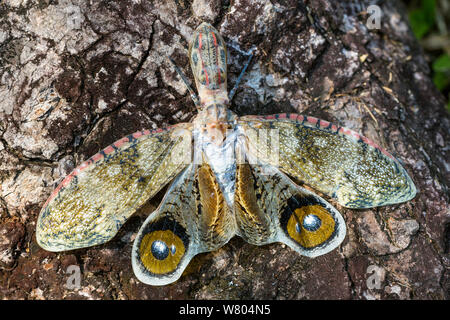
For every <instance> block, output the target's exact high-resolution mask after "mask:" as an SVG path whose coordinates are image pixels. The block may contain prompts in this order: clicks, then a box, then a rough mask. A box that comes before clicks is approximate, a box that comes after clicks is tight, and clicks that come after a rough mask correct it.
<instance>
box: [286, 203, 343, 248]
mask: <svg viewBox="0 0 450 320" xmlns="http://www.w3.org/2000/svg"><path fill="white" fill-rule="evenodd" d="M334 228H335V221H334V219H333V217H332V216H331V214H330V213H329V212H328V211H327V209H325V208H324V207H322V206H321V205H317V204H316V205H307V206H303V207H300V208H297V209H295V211H294V213H293V214H292V215H291V216H290V217H289V220H288V223H287V226H286V229H287V232H288V234H289V236H290V237H291V238H292V239H293V240H295V241H296V242H297V243H298V244H300V245H301V246H302V247H304V248H314V247H316V246H318V245H320V244H322V243H323V242H325V241H326V240H328V239H329V238H330V236H331V235H332V234H333V232H334Z"/></svg>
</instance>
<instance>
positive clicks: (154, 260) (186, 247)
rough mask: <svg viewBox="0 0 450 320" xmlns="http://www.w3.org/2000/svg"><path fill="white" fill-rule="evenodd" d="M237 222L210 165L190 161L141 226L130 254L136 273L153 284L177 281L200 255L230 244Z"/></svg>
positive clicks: (147, 282) (143, 280)
mask: <svg viewBox="0 0 450 320" xmlns="http://www.w3.org/2000/svg"><path fill="white" fill-rule="evenodd" d="M235 226H236V224H235V220H234V216H233V215H232V213H231V211H230V209H229V207H228V206H227V204H226V201H225V198H224V195H223V193H222V191H221V189H220V186H219V184H218V182H217V179H216V177H215V174H214V173H213V171H212V169H211V167H210V166H209V165H208V164H207V163H206V162H203V163H202V164H201V165H197V164H195V163H192V164H190V165H189V166H188V167H187V168H186V169H185V170H184V171H183V172H182V173H181V174H180V175H179V176H178V177H177V178H176V179H175V180H174V182H173V183H172V185H171V186H170V188H169V190H168V191H167V193H166V195H165V197H164V199H163V201H162V202H161V204H160V206H159V207H158V209H157V210H156V211H154V212H153V213H152V214H150V215H149V216H148V218H147V219H146V220H145V222H144V224H143V225H142V227H141V229H140V230H139V233H138V235H137V237H136V239H135V241H134V244H133V251H132V258H131V259H132V265H133V270H134V273H135V275H136V277H137V278H138V279H139V280H140V281H142V282H143V283H146V284H150V285H165V284H168V283H171V282H174V281H176V280H177V279H178V278H179V277H180V276H181V275H182V273H183V270H184V269H185V268H186V266H187V265H188V263H189V261H190V260H191V259H192V258H193V257H194V256H195V255H196V254H198V253H201V252H207V251H213V250H216V249H218V248H220V247H222V246H223V245H224V244H225V243H227V242H228V241H229V240H230V239H231V238H232V237H233V236H234V235H235V233H236V227H235Z"/></svg>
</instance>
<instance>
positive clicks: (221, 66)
mask: <svg viewBox="0 0 450 320" xmlns="http://www.w3.org/2000/svg"><path fill="white" fill-rule="evenodd" d="M189 59H190V63H191V68H192V73H193V74H194V78H195V84H196V86H197V90H198V91H199V94H200V92H201V91H203V90H204V89H208V90H218V89H222V90H225V91H226V90H227V87H226V86H227V49H226V45H225V41H224V40H223V38H222V36H221V35H220V34H219V32H218V31H217V30H216V29H215V28H214V27H213V26H212V25H210V24H209V23H206V22H203V23H202V24H201V25H200V26H199V27H198V28H197V29H196V30H195V32H194V35H193V37H192V40H191V42H190V44H189Z"/></svg>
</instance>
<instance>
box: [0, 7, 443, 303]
mask: <svg viewBox="0 0 450 320" xmlns="http://www.w3.org/2000/svg"><path fill="white" fill-rule="evenodd" d="M371 2H372V1H351V2H350V1H335V0H311V1H296V0H295V1H294V0H285V1H281V0H280V1H277V0H272V1H269V0H235V1H218V0H214V1H206V0H194V1H187V0H186V1H185V0H168V1H163V0H161V1H148V0H132V1H131V0H130V1H120V0H116V1H82V0H60V1H50V0H39V1H38V0H9V1H6V2H5V1H2V3H1V4H0V124H1V125H0V181H1V189H0V297H1V298H6V299H17V298H20V299H62V298H68V299H179V298H195V299H211V298H216V299H230V298H237V299H244V298H246V299H262V298H263V299H302V298H306V299H448V298H449V287H450V279H449V269H448V267H449V264H450V261H449V246H450V244H449V241H450V240H449V238H450V218H449V206H448V203H449V202H448V200H449V197H448V193H447V192H448V189H447V188H448V182H449V176H450V172H449V164H448V160H449V158H450V157H449V141H450V140H449V139H450V134H449V128H450V125H449V117H448V114H447V113H446V111H445V109H444V98H443V97H442V95H441V94H440V93H439V92H438V91H437V89H436V88H435V87H434V86H433V84H432V82H431V81H430V77H429V75H430V70H429V67H428V65H427V63H426V61H425V59H424V57H423V53H422V51H421V48H420V47H419V45H418V43H417V42H416V40H415V39H414V36H413V34H412V32H411V31H410V29H409V26H408V22H407V18H406V15H405V11H404V8H403V7H402V5H401V3H400V2H399V1H379V2H378V5H379V6H380V8H381V11H382V14H383V15H382V20H381V28H380V29H368V28H367V26H366V22H367V19H368V17H369V16H368V15H367V14H365V13H364V12H363V13H361V12H362V11H365V10H366V8H367V7H368V6H369V5H370V4H371ZM88 3H90V4H88ZM201 21H208V22H211V23H213V24H214V26H216V28H217V29H218V30H219V31H220V32H221V33H222V34H223V36H224V38H225V40H226V41H227V44H228V47H229V57H230V58H229V73H230V76H229V78H230V80H229V84H230V86H232V85H233V84H234V81H235V79H236V76H237V74H238V73H239V71H240V70H241V68H242V65H243V63H244V61H245V59H246V57H245V56H244V55H243V52H244V51H247V50H249V49H251V48H256V49H257V51H256V56H255V58H254V60H253V63H252V65H251V66H250V68H249V72H248V73H247V74H246V76H245V78H244V80H243V84H242V86H241V88H240V89H239V90H238V93H237V95H236V96H235V98H234V100H233V102H232V105H231V108H232V110H234V111H235V112H237V113H238V114H239V115H245V114H272V113H278V112H297V113H301V114H305V115H312V116H316V117H319V118H322V119H325V120H328V121H331V122H334V123H336V124H339V125H341V126H346V127H349V128H351V129H354V130H356V131H359V132H361V133H362V134H364V135H365V136H367V137H368V138H369V139H371V140H373V141H375V142H376V143H378V144H380V145H381V146H383V147H384V148H386V149H387V150H389V151H390V152H391V153H393V154H394V155H395V156H396V157H397V158H399V159H401V161H402V162H403V164H404V166H405V168H406V169H407V171H408V172H409V173H410V175H411V177H412V179H413V180H414V182H415V184H416V186H417V188H418V195H417V197H416V198H415V199H414V200H412V201H410V202H408V203H404V204H399V205H393V206H387V207H382V208H375V209H372V210H348V209H344V208H342V207H340V206H339V205H337V204H336V203H335V202H333V201H331V203H332V204H334V205H335V206H336V207H337V209H338V210H340V211H341V212H342V214H343V215H344V217H345V220H346V223H347V225H348V234H347V236H346V238H345V240H344V242H343V243H342V245H341V246H340V247H339V249H337V250H334V251H333V252H331V253H329V254H326V255H324V256H321V257H319V258H315V259H309V258H306V257H302V256H299V255H297V254H294V253H293V251H292V250H290V249H289V248H288V247H285V246H282V245H279V244H272V245H267V246H262V247H257V246H253V245H250V244H247V243H245V242H244V241H243V240H241V239H240V238H234V239H232V240H231V241H230V243H229V244H227V245H226V246H224V247H223V248H222V249H220V250H218V251H216V252H212V253H207V254H202V255H199V256H198V257H196V258H195V259H194V260H193V261H192V262H191V264H190V265H189V267H188V269H187V270H186V272H185V274H184V275H183V276H182V278H181V279H180V280H179V281H178V282H176V283H175V284H172V285H168V286H164V287H151V286H146V285H143V284H141V283H139V282H138V281H137V280H136V278H135V277H134V274H133V271H132V268H131V261H130V255H131V252H130V251H131V246H132V240H133V239H134V237H135V235H136V233H137V231H138V229H139V226H140V225H141V223H142V222H143V221H144V219H145V217H146V215H147V214H148V213H149V212H151V210H153V209H154V208H155V207H156V206H157V204H158V202H159V201H160V200H161V197H162V194H163V193H160V194H159V195H158V196H157V197H156V198H155V199H153V200H152V201H150V202H149V204H148V205H147V206H146V207H145V208H144V209H142V210H140V211H139V212H137V213H136V214H135V215H134V216H133V217H132V218H131V219H130V220H129V221H128V222H127V223H126V224H125V226H124V227H123V228H122V230H121V231H120V232H119V234H118V235H117V236H116V237H115V238H114V239H113V240H112V241H110V242H109V243H107V244H104V245H100V246H97V247H92V248H87V249H81V250H76V251H72V252H64V253H50V252H46V251H44V250H43V249H41V248H40V247H39V246H38V245H37V244H36V240H35V226H36V219H37V216H38V214H39V211H40V208H41V206H42V205H43V204H44V202H45V200H46V198H47V197H48V196H49V194H50V192H51V191H52V190H53V188H54V187H55V186H56V184H57V183H58V182H59V181H61V178H62V177H63V176H65V175H66V174H68V173H69V172H70V171H71V170H72V169H73V168H74V166H75V165H76V164H79V163H80V162H81V161H83V160H85V159H87V158H88V157H89V156H90V155H92V154H94V153H95V152H97V151H98V150H99V149H100V148H103V147H105V146H107V145H109V144H110V143H112V142H114V141H115V140H117V139H119V138H121V137H122V136H124V135H126V134H129V133H132V132H135V131H137V130H140V129H144V128H147V129H153V128H157V127H164V126H167V125H170V124H175V123H178V122H186V121H189V120H190V119H191V117H192V116H193V115H194V114H195V107H194V104H193V103H192V101H191V100H190V97H189V95H188V94H187V91H186V89H185V88H184V86H183V84H182V82H181V81H180V79H179V78H178V76H177V75H176V73H175V72H174V70H173V68H172V67H171V66H170V64H169V63H168V61H167V59H166V58H165V56H166V55H170V56H171V57H172V58H173V59H174V60H175V61H176V62H177V63H178V65H179V66H180V67H181V69H183V71H184V72H185V74H187V75H188V77H189V78H191V79H192V76H191V72H190V69H189V66H188V60H187V45H188V42H189V40H190V36H191V33H192V31H193V29H195V28H196V27H197V26H198V25H199V24H200V22H201ZM70 265H77V266H79V267H80V268H81V277H82V278H81V287H80V288H75V289H68V288H67V286H66V283H67V281H68V277H69V276H70V274H67V269H68V267H69V266H70ZM377 280H379V281H378V282H377ZM377 284H379V286H377Z"/></svg>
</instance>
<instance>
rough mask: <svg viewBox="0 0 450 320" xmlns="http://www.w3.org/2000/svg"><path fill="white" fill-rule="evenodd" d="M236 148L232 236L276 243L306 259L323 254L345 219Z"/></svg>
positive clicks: (341, 230)
mask: <svg viewBox="0 0 450 320" xmlns="http://www.w3.org/2000/svg"><path fill="white" fill-rule="evenodd" d="M242 149H243V151H244V152H243V153H242V154H241V155H243V156H242V157H241V158H240V159H241V160H240V161H238V162H237V169H236V193H235V215H236V224H237V228H238V231H237V233H238V235H240V236H241V237H242V238H244V239H245V240H246V241H247V242H249V243H252V244H256V245H263V244H268V243H272V242H282V243H285V244H287V245H288V246H289V247H291V248H292V249H294V250H295V251H297V252H298V253H300V254H302V255H305V256H308V257H316V256H319V255H322V254H325V253H327V252H329V251H331V250H333V249H334V248H336V247H337V246H338V245H339V244H340V243H341V242H342V240H343V239H344V237H345V233H346V227H345V221H344V219H343V218H342V216H341V214H340V213H339V212H338V211H337V210H336V209H335V208H334V207H333V206H331V205H330V204H329V203H328V202H326V201H325V200H324V199H322V198H321V197H319V196H318V195H316V194H314V193H312V192H310V191H308V190H306V189H304V188H301V187H299V186H297V185H296V184H295V183H293V182H292V181H291V180H290V179H289V178H288V177H287V176H286V175H285V174H283V173H282V172H280V171H279V170H278V169H277V168H275V167H273V166H271V165H264V164H262V163H260V162H258V160H256V159H251V155H249V154H248V153H246V151H245V148H242ZM249 156H250V159H249Z"/></svg>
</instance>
